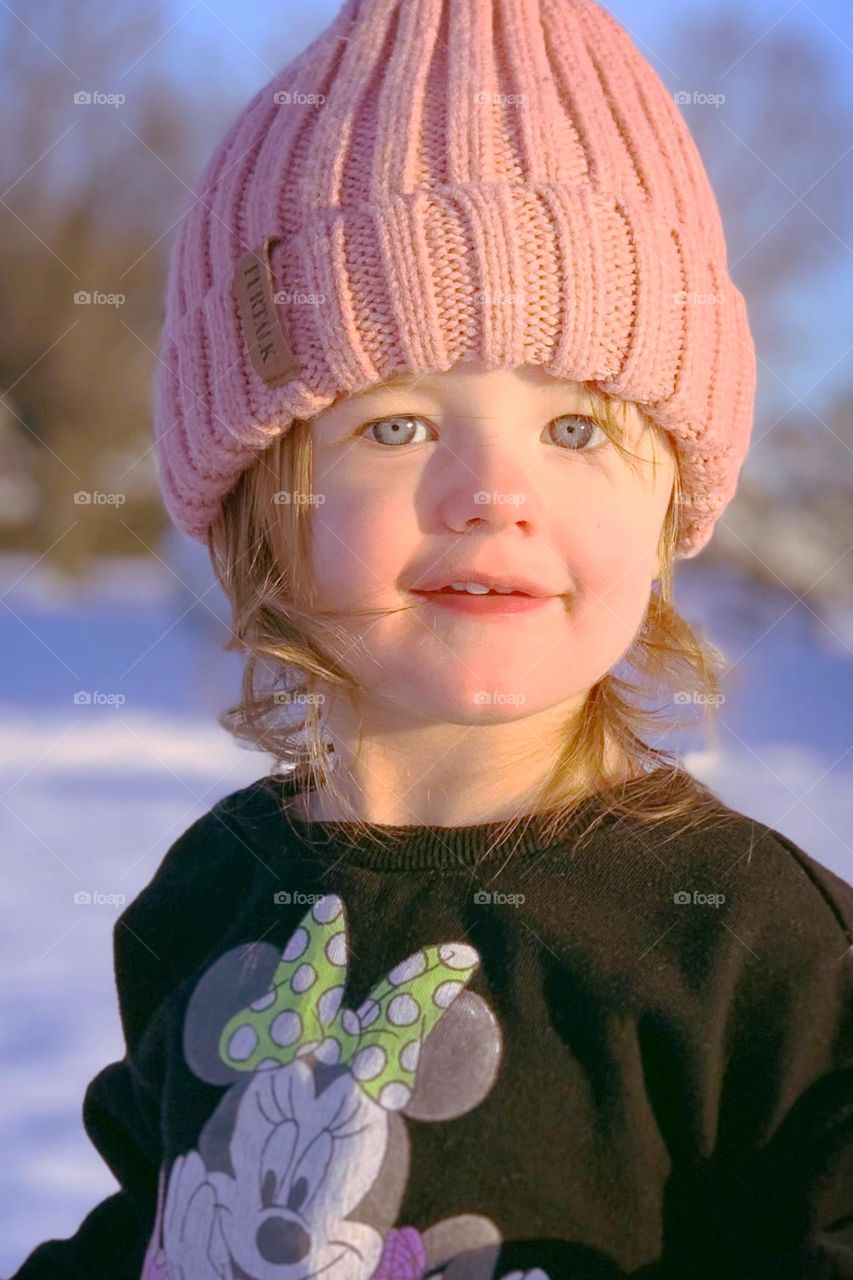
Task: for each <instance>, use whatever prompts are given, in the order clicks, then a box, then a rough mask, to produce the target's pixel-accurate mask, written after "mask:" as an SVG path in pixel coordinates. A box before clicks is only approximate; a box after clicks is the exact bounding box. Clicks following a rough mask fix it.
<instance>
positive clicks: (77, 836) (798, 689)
mask: <svg viewBox="0 0 853 1280" xmlns="http://www.w3.org/2000/svg"><path fill="white" fill-rule="evenodd" d="M172 555H173V559H172V564H173V566H174V567H175V569H176V570H177V572H178V573H179V574H180V578H181V579H183V581H184V582H187V583H189V584H190V586H191V587H192V589H193V591H194V592H195V593H196V594H197V595H202V594H203V593H204V592H205V591H206V589H207V586H208V583H209V579H208V578H207V576H206V565H205V564H204V560H203V558H204V552H203V550H202V549H201V548H197V549H196V548H195V547H194V546H193V545H184V544H183V543H181V544H178V543H175V544H174V545H173V552H172ZM679 575H680V576H679V581H678V584H677V589H676V598H677V601H678V603H679V604H680V606H681V607H682V610H683V611H684V612H686V613H688V615H689V616H691V617H692V618H693V619H695V620H698V621H701V622H702V623H703V625H704V626H705V628H706V630H707V632H708V633H709V635H710V636H711V638H713V639H714V640H715V641H716V642H717V643H718V644H719V645H720V646H721V647H722V648H723V650H724V652H726V653H727V654H728V655H729V657H730V658H731V659H732V660H733V661H734V660H735V659H738V660H739V661H738V662H737V665H736V667H735V672H736V673H737V679H735V680H733V681H732V684H731V687H730V688H729V689H728V693H727V702H726V705H725V708H724V711H723V715H722V724H721V728H720V747H721V750H720V752H719V753H718V754H717V755H712V754H710V753H699V752H697V751H689V750H688V751H686V753H685V756H684V763H685V765H686V767H688V768H690V769H692V771H693V772H694V773H695V774H696V775H697V776H698V777H700V778H702V779H703V780H704V781H707V782H708V783H709V784H710V785H711V786H712V787H713V788H714V790H716V791H717V793H718V794H719V795H721V796H722V797H723V799H725V800H726V801H727V802H728V803H729V804H731V805H732V806H733V807H735V808H736V809H739V810H741V811H742V812H744V813H748V814H750V815H753V816H755V817H757V818H759V819H761V820H762V821H764V822H767V823H769V824H770V825H771V826H774V827H776V828H777V829H778V830H780V831H783V832H785V833H786V834H787V835H789V836H790V837H791V838H792V839H793V840H795V841H796V842H797V843H798V844H800V845H801V846H802V847H803V848H804V849H805V850H806V851H807V852H809V853H810V854H811V855H812V856H813V857H815V858H817V859H818V860H820V861H821V862H823V863H824V864H825V865H826V866H828V867H830V868H831V869H832V870H834V871H835V872H836V873H837V874H839V875H841V876H842V877H843V878H844V879H846V880H851V881H853V851H851V847H850V846H851V831H853V650H851V648H850V647H849V646H850V644H851V643H853V636H851V634H850V631H849V629H848V631H847V632H846V633H844V634H842V633H841V631H840V628H839V627H833V629H832V630H830V629H829V628H828V627H827V626H826V625H824V624H822V623H820V622H818V621H817V620H816V619H815V617H814V616H813V615H812V614H811V612H810V611H809V610H808V609H807V608H806V607H805V606H804V605H802V604H797V603H796V602H795V599H794V597H793V596H791V595H790V594H788V593H786V592H785V591H783V590H778V591H777V590H770V589H759V588H756V586H755V585H754V584H752V583H747V582H742V581H740V580H738V579H735V578H733V577H731V576H727V575H725V574H722V573H721V572H720V571H719V570H715V569H709V568H707V567H706V566H703V565H702V564H701V562H699V563H693V562H688V563H686V564H684V565H682V566H680V568H679ZM0 599H2V602H3V605H4V608H3V610H2V611H0V630H1V631H2V654H3V662H2V671H0V802H2V804H0V836H2V848H3V851H4V870H5V874H4V877H3V884H4V893H3V897H2V901H0V912H2V934H3V938H4V940H5V941H6V956H7V959H6V965H5V971H6V974H7V983H6V987H5V988H4V990H3V993H2V997H0V998H1V999H2V1019H0V1026H2V1047H0V1065H2V1071H3V1089H2V1094H0V1098H2V1101H0V1140H2V1149H3V1150H5V1151H6V1153H7V1158H6V1160H4V1161H3V1163H2V1165H0V1276H8V1275H10V1274H11V1273H12V1272H13V1271H14V1270H15V1268H16V1267H17V1266H18V1265H19V1264H20V1262H21V1261H22V1259H23V1258H24V1257H25V1256H26V1255H27V1253H29V1251H30V1250H31V1249H32V1248H33V1246H34V1245H35V1244H37V1243H38V1242H40V1241H41V1240H44V1239H48V1238H50V1237H53V1236H60V1237H61V1236H65V1235H70V1234H71V1233H72V1232H73V1231H74V1230H75V1229H76V1227H77V1226H78V1225H79V1223H80V1221H81V1219H82V1218H83V1216H84V1215H85V1214H86V1212H88V1210H89V1209H90V1208H91V1207H92V1206H93V1205H94V1204H96V1203H97V1202H98V1201H100V1200H101V1199H103V1198H104V1197H105V1196H107V1195H109V1194H110V1193H111V1192H112V1191H114V1190H115V1182H114V1180H113V1178H112V1176H111V1174H110V1173H109V1171H108V1170H107V1169H106V1167H105V1166H104V1164H103V1163H102V1161H101V1159H100V1157H99V1156H98V1155H97V1153H96V1152H95V1151H94V1149H93V1148H92V1147H91V1144H90V1143H89V1141H88V1139H87V1137H86V1135H85V1133H84V1130H83V1128H82V1123H81V1118H80V1108H81V1104H82V1099H83V1094H84V1091H85V1087H86V1085H87V1083H88V1082H89V1080H90V1079H91V1078H92V1077H93V1076H94V1075H95V1074H96V1073H97V1071H98V1070H100V1068H101V1067H102V1066H104V1065H105V1064H106V1063H107V1062H111V1061H113V1060H115V1059H116V1058H119V1057H121V1054H122V1042H121V1035H120V1029H119V1021H118V1012H117V1007H116V1000H115V990H114V985H113V974H112V967H111V966H112V960H111V941H112V940H111V930H112V927H113V923H114V921H115V918H116V914H117V912H118V911H119V910H120V909H121V904H120V903H118V904H117V903H115V902H114V903H110V902H107V901H103V900H102V901H94V902H92V903H88V904H82V903H75V902H74V895H75V894H76V893H78V892H80V891H88V892H89V893H92V894H100V895H107V896H109V895H113V896H114V897H115V896H123V897H124V899H125V900H127V901H129V900H130V899H131V898H132V897H133V896H134V895H135V894H136V893H138V892H139V890H140V889H141V888H143V886H144V885H145V884H146V883H147V882H148V881H149V880H150V879H151V877H152V876H153V874H154V872H155V870H156V868H157V866H158V864H159V862H160V861H161V859H162V857H163V855H164V853H165V852H166V850H167V849H168V847H169V845H170V844H171V843H172V842H173V841H174V840H175V839H176V838H177V837H178V836H179V835H180V834H181V833H182V832H183V831H184V830H186V828H187V827H188V826H189V825H190V823H191V822H192V821H193V820H194V819H195V818H196V817H198V816H199V815H200V814H202V813H204V812H205V811H206V810H207V809H209V808H210V807H211V805H212V804H214V803H215V802H216V800H218V799H219V798H220V797H221V796H224V795H227V794H228V793H230V792H231V791H234V790H236V789H237V788H238V787H241V786H244V785H246V784H247V783H248V782H250V781H252V780H253V779H255V778H257V777H260V776H261V775H263V774H264V773H266V772H267V767H268V763H269V761H268V758H267V757H266V756H261V755H259V754H257V753H254V752H249V751H245V750H243V749H241V748H240V747H238V746H237V745H235V744H234V742H233V741H232V740H231V739H230V737H229V736H228V735H227V734H226V733H225V732H224V731H223V730H222V729H220V728H219V727H218V725H217V724H216V715H217V713H218V712H220V711H221V710H222V708H223V707H224V706H225V705H227V703H228V700H229V699H233V698H234V697H235V696H236V693H237V690H238V687H239V671H240V666H239V661H238V659H237V657H236V655H234V654H225V653H221V652H218V651H217V647H216V644H215V642H214V640H213V636H214V635H215V615H218V616H220V617H221V616H222V612H221V600H219V599H218V592H217V591H216V590H212V591H210V593H209V594H207V595H205V596H204V603H203V604H197V603H194V598H193V595H192V594H191V593H188V592H186V591H185V590H184V589H183V588H182V587H180V585H179V582H178V579H177V578H176V577H175V576H173V574H172V573H171V572H169V571H168V570H167V569H166V568H164V567H163V566H161V565H158V564H157V563H156V562H150V563H148V562H146V563H143V562H139V563H137V562H135V561H130V562H127V561H121V562H115V563H107V562H105V563H104V564H102V565H101V566H100V567H99V570H98V573H97V575H96V576H95V577H94V578H93V580H92V581H91V583H90V584H89V585H88V587H87V589H86V591H85V593H84V594H83V596H82V598H74V597H72V596H70V595H67V594H66V593H65V592H64V590H63V589H62V586H61V584H60V583H57V582H56V580H55V579H53V578H52V576H51V574H50V573H49V572H48V571H47V569H46V567H45V564H44V562H42V564H40V565H37V566H36V567H34V568H31V567H30V562H29V561H28V560H27V559H26V558H25V557H17V556H7V557H4V558H0ZM81 692H83V693H86V694H88V695H89V696H90V701H88V702H86V701H81V700H79V698H78V700H77V701H75V698H74V695H75V694H80V693H81ZM117 695H119V696H120V697H121V698H123V701H119V697H118V696H117Z"/></svg>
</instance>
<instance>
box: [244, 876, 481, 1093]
mask: <svg viewBox="0 0 853 1280" xmlns="http://www.w3.org/2000/svg"><path fill="white" fill-rule="evenodd" d="M479 962H480V958H479V956H478V954H477V952H476V951H475V950H474V948H473V947H469V946H466V945H465V944H463V943H456V942H450V943H443V944H441V945H438V946H429V947H423V948H422V949H421V950H420V951H416V952H414V954H413V955H411V956H409V958H408V959H407V960H404V961H403V962H402V964H399V965H397V966H396V967H395V968H394V969H392V970H391V972H390V973H389V974H388V976H387V978H384V979H382V981H381V982H378V983H377V984H376V986H375V987H373V989H372V990H371V992H370V994H369V995H368V996H367V998H366V1000H365V1001H364V1002H363V1004H362V1005H361V1006H360V1007H359V1008H358V1009H357V1010H356V1011H355V1012H353V1011H352V1010H351V1009H344V1008H342V1007H341V1001H342V998H343V993H344V979H345V977H346V965H347V938H346V919H345V915H344V906H343V902H342V901H341V899H340V898H339V897H338V896H337V895H336V894H325V895H324V896H323V897H322V898H320V899H319V900H318V901H317V902H315V904H314V906H313V907H312V908H311V910H310V911H308V912H306V914H305V915H304V916H303V918H302V922H301V924H300V925H299V926H298V928H297V929H296V930H295V931H294V933H293V935H292V936H291V938H290V940H289V942H288V943H287V945H286V947H285V948H284V950H283V952H282V955H281V960H280V961H279V964H278V966H277V968H276V971H275V973H274V974H273V979H272V983H271V984H270V988H269V990H268V991H266V992H265V993H264V994H263V995H262V996H260V997H259V998H258V999H257V1000H253V1001H252V1003H251V1004H249V1005H247V1006H246V1007H245V1008H244V1009H241V1010H240V1011H239V1012H238V1013H235V1014H234V1016H233V1017H231V1018H229V1020H228V1021H227V1022H226V1024H225V1026H224V1027H223V1029H222V1034H221V1035H220V1037H219V1054H220V1057H221V1058H222V1061H223V1062H225V1063H226V1064H227V1065H228V1066H229V1067H232V1068H233V1069H234V1070H235V1071H259V1070H263V1069H267V1068H270V1067H281V1066H285V1065H286V1064H287V1063H289V1062H292V1061H293V1059H294V1058H297V1057H305V1056H307V1055H309V1054H313V1055H314V1057H315V1058H316V1059H317V1060H318V1061H320V1062H324V1063H329V1064H332V1063H339V1064H342V1065H346V1066H348V1067H349V1069H350V1071H351V1073H352V1075H353V1078H354V1079H355V1080H357V1081H358V1083H359V1084H360V1085H361V1088H362V1089H363V1090H364V1091H365V1093H367V1094H369V1095H370V1097H371V1098H373V1099H374V1101H376V1102H378V1103H379V1104H380V1106H382V1107H384V1108H386V1110H389V1111H399V1110H400V1109H401V1108H403V1107H405V1106H406V1105H407V1103H408V1101H409V1099H410V1097H411V1095H412V1092H413V1090H414V1082H415V1072H416V1070H417V1065H418V1058H419V1056H420V1051H421V1046H422V1044H423V1042H424V1040H425V1039H426V1037H427V1036H428V1035H429V1033H430V1031H431V1030H432V1029H433V1027H434V1026H435V1025H436V1023H437V1022H438V1021H439V1019H440V1018H441V1017H443V1015H444V1014H445V1013H446V1011H447V1009H448V1008H449V1007H450V1005H451V1004H452V1003H453V1001H454V1000H455V999H456V997H457V996H458V995H459V993H460V991H462V990H463V988H464V987H465V985H466V983H467V982H468V981H469V980H470V978H471V976H472V974H473V972H474V970H475V969H476V967H477V965H478V964H479Z"/></svg>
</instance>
